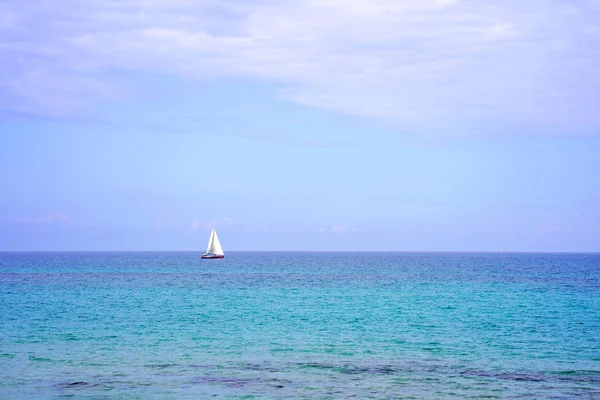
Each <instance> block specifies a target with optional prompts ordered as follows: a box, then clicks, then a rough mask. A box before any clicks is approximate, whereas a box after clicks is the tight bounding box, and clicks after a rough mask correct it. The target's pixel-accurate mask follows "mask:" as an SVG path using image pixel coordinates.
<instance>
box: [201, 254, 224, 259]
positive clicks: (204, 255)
mask: <svg viewBox="0 0 600 400" xmlns="http://www.w3.org/2000/svg"><path fill="white" fill-rule="evenodd" d="M202 258H203V259H205V260H212V259H217V258H225V256H224V255H222V256H220V255H217V254H202Z"/></svg>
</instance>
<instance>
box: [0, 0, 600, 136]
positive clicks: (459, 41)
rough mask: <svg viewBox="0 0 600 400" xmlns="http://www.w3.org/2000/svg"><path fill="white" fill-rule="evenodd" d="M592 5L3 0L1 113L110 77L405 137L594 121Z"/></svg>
mask: <svg viewBox="0 0 600 400" xmlns="http://www.w3.org/2000/svg"><path fill="white" fill-rule="evenodd" d="M588 3H589V4H587V5H586V3H583V2H581V3H577V4H572V5H565V4H564V3H563V2H560V1H558V0H545V1H542V0H532V1H530V2H517V1H516V0H509V1H486V2H483V1H481V2H475V1H466V0H464V1H458V0H422V1H413V0H346V1H342V0H320V1H317V0H299V1H295V2H291V1H282V2H275V1H267V0H265V1H253V2H246V1H241V0H226V1H221V2H216V1H184V0H179V1H170V2H164V1H158V0H124V1H120V2H114V1H109V0H91V1H88V2H80V1H75V0H70V1H64V2H61V3H57V4H50V3H37V2H35V3H33V2H21V1H19V2H17V1H9V2H7V3H4V4H3V5H1V6H0V7H2V8H0V11H2V9H3V11H4V12H3V13H0V14H2V15H6V17H4V18H3V19H0V21H5V22H0V34H2V36H3V37H4V38H5V39H4V40H3V41H2V43H0V51H1V52H2V53H4V54H5V57H3V59H5V60H9V62H8V63H5V65H4V66H2V67H0V88H3V90H4V91H5V92H6V93H8V95H6V96H3V97H2V98H1V99H0V108H8V109H16V110H17V111H24V112H37V113H52V114H60V113H61V112H63V113H64V112H69V111H71V110H73V109H76V108H77V107H78V106H81V101H82V100H81V99H86V101H89V99H90V98H91V99H94V98H97V97H105V96H114V95H117V94H118V93H119V92H120V91H121V90H123V89H120V88H118V87H117V86H120V85H117V83H116V82H115V81H114V79H113V78H111V77H110V76H109V75H108V74H107V71H116V70H118V71H145V72H160V73H167V74H174V75H180V76H185V77H189V78H196V79H203V78H207V77H215V76H216V77H218V76H236V77H246V78H254V79H261V80H264V81H266V82H275V83H278V84H279V85H280V88H281V91H280V93H279V94H280V96H282V98H284V99H286V100H289V101H294V102H297V103H301V104H305V105H309V106H314V107H321V108H326V109H329V110H334V111H338V112H343V113H350V114H356V115H363V116H368V117H376V118H382V119H385V120H389V121H392V122H394V123H395V124H399V125H401V126H403V127H406V128H415V129H419V128H428V129H429V128H436V127H438V128H441V127H444V128H447V127H448V126H452V125H456V126H465V125H469V126H473V125H475V126H477V124H479V123H481V122H482V121H489V120H492V121H507V122H515V123H520V122H525V123H531V124H545V123H570V122H580V123H581V124H582V125H584V124H598V123H600V116H598V114H597V113H596V110H595V109H594V107H593V105H594V104H597V103H598V101H599V100H600V95H599V94H598V93H600V91H599V90H598V89H600V74H598V71H597V67H596V65H597V62H598V60H599V59H600V53H599V51H598V50H596V47H595V46H594V44H595V43H596V40H597V34H596V33H595V32H598V27H599V25H600V24H599V23H598V22H597V21H598V20H600V18H596V17H598V12H599V10H598V9H597V8H596V7H594V4H595V3H593V2H588ZM31 26H35V27H36V29H30V27H31ZM111 73H112V72H111ZM15 100H16V101H15Z"/></svg>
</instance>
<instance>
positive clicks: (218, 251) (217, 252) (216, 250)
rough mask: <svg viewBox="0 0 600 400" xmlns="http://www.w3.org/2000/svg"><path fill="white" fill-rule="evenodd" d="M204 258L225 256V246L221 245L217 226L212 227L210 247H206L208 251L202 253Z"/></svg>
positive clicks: (209, 240)
mask: <svg viewBox="0 0 600 400" xmlns="http://www.w3.org/2000/svg"><path fill="white" fill-rule="evenodd" d="M202 258H208V259H212V258H225V253H223V248H222V247H221V243H220V242H219V237H218V236H217V231H216V230H215V228H212V232H210V238H209V239H208V247H207V248H206V253H204V254H202Z"/></svg>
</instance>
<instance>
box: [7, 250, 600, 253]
mask: <svg viewBox="0 0 600 400" xmlns="http://www.w3.org/2000/svg"><path fill="white" fill-rule="evenodd" d="M227 252H228V253H437V254H440V253H454V254H459V253H460V254H464V253H468V254H600V251H518V250H515V251H509V250H228V251H227ZM0 253H200V254H202V253H204V251H203V250H0Z"/></svg>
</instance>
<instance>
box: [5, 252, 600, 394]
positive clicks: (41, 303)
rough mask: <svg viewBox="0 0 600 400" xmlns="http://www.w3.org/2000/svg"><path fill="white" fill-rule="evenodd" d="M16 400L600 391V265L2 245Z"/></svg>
mask: <svg viewBox="0 0 600 400" xmlns="http://www.w3.org/2000/svg"><path fill="white" fill-rule="evenodd" d="M0 366H1V368H0V398H2V399H21V398H27V399H62V398H88V399H113V398H115V399H119V398H124V399H197V398H208V397H211V398H212V397H216V398H273V399H276V398H307V399H308V398H311V399H312V398H320V399H335V398H360V399H363V398H373V399H386V398H397V399H411V398H413V399H420V398H437V399H446V398H473V399H478V398H480V399H484V398H485V399H495V398H497V399H510V398H515V399H516V398H520V399H523V398H525V399H527V398H531V399H554V398H556V399H570V398H573V399H574V398H578V399H580V398H583V399H597V398H600V255H592V254H469V253H465V254H459V253H448V254H444V253H249V252H248V253H243V252H239V253H228V254H227V257H226V258H225V259H224V260H200V258H199V254H196V253H46V254H45V253H22V254H17V253H3V254H2V253H0Z"/></svg>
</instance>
